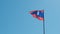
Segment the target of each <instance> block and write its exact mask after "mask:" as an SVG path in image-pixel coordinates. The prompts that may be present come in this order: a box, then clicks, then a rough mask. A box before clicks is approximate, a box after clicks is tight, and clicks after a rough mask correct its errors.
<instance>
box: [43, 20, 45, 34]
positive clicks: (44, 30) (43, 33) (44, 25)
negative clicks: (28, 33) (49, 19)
mask: <svg viewBox="0 0 60 34" xmlns="http://www.w3.org/2000/svg"><path fill="white" fill-rule="evenodd" d="M43 34H45V19H43Z"/></svg>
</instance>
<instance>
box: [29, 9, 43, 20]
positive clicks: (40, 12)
mask: <svg viewBox="0 0 60 34" xmlns="http://www.w3.org/2000/svg"><path fill="white" fill-rule="evenodd" d="M29 13H30V14H31V15H32V16H33V17H34V18H37V19H38V20H44V10H32V11H30V12H29Z"/></svg>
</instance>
